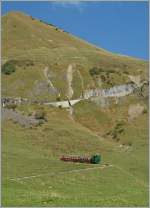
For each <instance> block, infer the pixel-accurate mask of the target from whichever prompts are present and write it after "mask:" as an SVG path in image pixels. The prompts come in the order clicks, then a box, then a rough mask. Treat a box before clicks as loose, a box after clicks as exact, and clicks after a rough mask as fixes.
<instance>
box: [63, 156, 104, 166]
mask: <svg viewBox="0 0 150 208" xmlns="http://www.w3.org/2000/svg"><path fill="white" fill-rule="evenodd" d="M60 160H63V161H65V162H78V163H91V164H99V163H100V162H101V155H92V156H91V157H90V158H89V157H80V156H64V155H63V156H62V157H61V158H60Z"/></svg>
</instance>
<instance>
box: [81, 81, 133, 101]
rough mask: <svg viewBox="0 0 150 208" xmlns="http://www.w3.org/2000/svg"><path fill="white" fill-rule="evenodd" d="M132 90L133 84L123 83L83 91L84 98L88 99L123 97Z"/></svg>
mask: <svg viewBox="0 0 150 208" xmlns="http://www.w3.org/2000/svg"><path fill="white" fill-rule="evenodd" d="M133 91H134V85H132V84H125V85H118V86H114V87H111V88H109V89H101V88H96V89H91V90H85V91H84V98H85V99H88V98H90V97H98V96H101V97H123V96H126V95H129V94H131V93H132V92H133Z"/></svg>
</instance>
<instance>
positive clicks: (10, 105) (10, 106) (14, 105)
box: [6, 103, 17, 110]
mask: <svg viewBox="0 0 150 208" xmlns="http://www.w3.org/2000/svg"><path fill="white" fill-rule="evenodd" d="M16 107H17V105H16V104H14V103H12V104H8V105H6V108H8V109H12V110H15V109H16Z"/></svg>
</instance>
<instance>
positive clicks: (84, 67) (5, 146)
mask: <svg viewBox="0 0 150 208" xmlns="http://www.w3.org/2000/svg"><path fill="white" fill-rule="evenodd" d="M9 67H11V68H9ZM14 68H15V70H14ZM4 69H5V70H6V69H7V70H10V71H11V73H10V74H6V73H4V71H5V70H4ZM145 81H146V83H147V81H148V62H146V61H143V60H138V59H134V58H132V57H126V56H120V55H116V54H113V53H110V52H108V51H106V50H103V49H101V48H97V47H95V46H93V45H91V44H89V43H87V42H85V41H83V40H80V39H79V38H76V37H74V36H73V35H71V34H69V33H66V32H64V31H63V30H61V29H59V28H57V27H55V26H52V25H48V24H47V23H43V22H42V21H39V20H35V19H33V18H32V17H30V16H27V15H25V14H23V13H21V12H10V13H8V14H7V15H5V16H3V17H2V96H3V97H7V96H8V97H12V98H16V97H17V98H18V97H21V98H28V101H29V102H27V103H22V104H20V105H19V104H18V105H16V106H14V105H12V106H11V105H8V106H7V105H6V106H4V108H3V111H2V112H5V108H13V109H14V108H15V109H14V110H15V112H13V113H12V112H11V111H12V109H7V114H8V116H6V115H2V137H3V139H2V204H3V206H62V205H63V206H93V207H94V206H147V205H148V96H147V93H146V96H145V95H144V96H143V94H141V91H140V90H139V91H138V90H137V91H136V90H134V91H133V92H132V93H131V94H128V95H126V96H124V97H115V96H114V97H111V98H110V97H108V98H103V97H101V96H97V97H95V96H92V97H91V99H90V98H89V99H84V100H82V101H80V102H79V103H77V104H76V105H74V106H72V107H70V108H69V109H63V108H55V107H52V106H46V105H44V104H43V103H44V101H56V100H66V99H67V98H69V99H76V98H79V97H81V96H83V94H84V93H85V92H87V93H88V92H91V91H92V92H95V91H94V90H102V89H108V88H111V89H112V88H113V87H114V88H113V89H114V90H116V89H118V88H117V87H116V88H115V86H118V85H121V87H122V85H123V86H127V84H133V83H134V85H135V84H136V85H137V86H141V84H142V83H143V82H145ZM147 86H148V85H147ZM147 86H146V89H148V87H147ZM90 90H91V91H90ZM105 91H106V90H105ZM146 92H147V91H146ZM93 94H94V93H93ZM30 101H36V102H30ZM39 101H40V102H39ZM9 111H10V113H11V117H10V116H9ZM37 112H38V113H39V112H41V115H42V116H43V115H44V116H45V120H44V121H43V120H42V119H41V115H40V116H39V117H40V119H39V121H38V122H37V120H36V123H38V124H39V125H36V126H34V125H33V126H32V125H26V126H28V128H27V127H26V126H25V125H21V124H22V123H25V122H28V121H29V120H30V119H31V118H34V120H35V119H37V118H36V115H37ZM13 115H14V116H18V118H14V119H13V118H12V117H13ZM19 115H21V116H20V117H19ZM24 118H26V119H25V122H24V121H21V122H19V120H20V119H24ZM27 124H28V123H27ZM25 127H26V128H25ZM92 154H101V156H102V163H101V164H100V165H94V164H84V163H82V164H78V163H65V162H62V161H60V157H61V156H62V155H81V156H82V155H83V156H91V155H92Z"/></svg>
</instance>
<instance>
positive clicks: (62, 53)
mask: <svg viewBox="0 0 150 208" xmlns="http://www.w3.org/2000/svg"><path fill="white" fill-rule="evenodd" d="M9 61H10V62H11V63H12V65H15V67H16V71H15V73H13V74H11V76H7V75H2V76H3V77H2V83H3V85H2V86H3V87H2V95H4V96H22V97H28V98H31V97H33V96H34V98H35V99H43V98H45V99H47V100H55V99H56V98H57V96H58V95H59V94H60V95H61V98H62V99H64V98H66V96H69V95H70V92H69V90H68V88H69V86H68V81H67V80H68V67H69V65H70V66H71V67H72V69H71V71H70V72H71V73H72V79H71V83H70V84H69V85H71V86H72V90H73V93H72V95H71V97H72V98H78V97H79V96H80V95H81V93H82V91H84V90H85V89H89V88H95V87H103V88H107V87H110V86H112V85H114V84H123V83H128V82H130V81H131V80H130V78H129V75H132V76H135V75H140V77H141V80H143V79H147V74H148V69H147V67H148V64H147V62H145V61H142V60H138V59H133V58H130V57H125V56H119V55H115V54H113V53H110V52H108V51H106V50H103V49H99V48H97V47H95V46H93V45H91V44H89V43H87V42H85V41H82V40H80V39H79V38H76V37H74V36H72V35H71V34H69V33H67V32H65V31H63V30H62V29H59V28H57V27H56V26H53V25H50V24H47V23H44V22H42V21H39V20H35V19H33V18H32V17H30V16H27V15H24V14H23V13H20V12H11V13H8V14H7V15H6V16H3V17H2V63H6V62H9ZM45 68H47V69H48V70H47V74H48V75H49V79H50V81H51V83H52V84H53V86H54V88H55V90H53V89H54V88H53V87H52V86H51V85H49V84H48V83H47V78H46V77H45V74H44V70H45ZM95 68H96V70H95ZM20 77H22V80H20ZM69 89H70V88H69Z"/></svg>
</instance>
